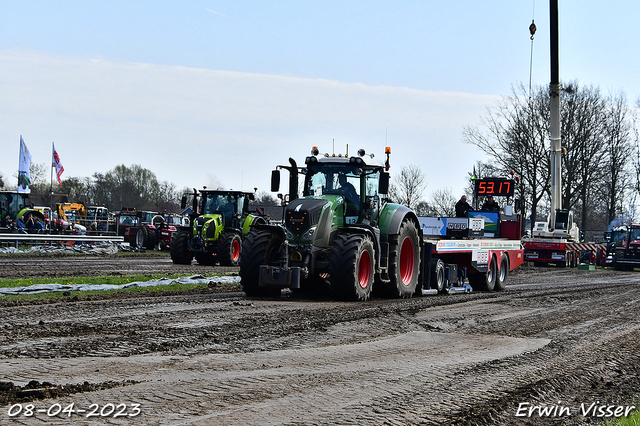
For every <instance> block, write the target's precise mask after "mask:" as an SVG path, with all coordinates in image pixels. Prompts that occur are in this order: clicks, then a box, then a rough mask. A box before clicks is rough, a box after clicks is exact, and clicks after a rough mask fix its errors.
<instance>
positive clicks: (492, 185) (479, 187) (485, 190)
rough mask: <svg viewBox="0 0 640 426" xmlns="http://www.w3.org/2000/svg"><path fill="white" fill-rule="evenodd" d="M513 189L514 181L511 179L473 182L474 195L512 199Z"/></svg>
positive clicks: (477, 180)
mask: <svg viewBox="0 0 640 426" xmlns="http://www.w3.org/2000/svg"><path fill="white" fill-rule="evenodd" d="M514 187H515V181H514V180H512V179H498V178H488V179H476V180H475V192H476V195H482V196H489V195H491V196H498V197H512V196H513V189H514Z"/></svg>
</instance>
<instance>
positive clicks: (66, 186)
mask: <svg viewBox="0 0 640 426" xmlns="http://www.w3.org/2000/svg"><path fill="white" fill-rule="evenodd" d="M29 173H30V175H31V186H30V189H31V193H30V195H29V198H30V200H31V202H32V203H33V204H34V205H37V206H48V205H49V203H50V202H51V201H52V202H53V204H55V203H56V202H79V203H83V204H85V205H95V206H105V207H107V208H108V209H109V210H112V211H119V210H121V209H122V208H123V207H129V208H135V209H137V210H147V211H157V212H164V211H166V212H167V213H180V212H181V211H182V208H181V205H180V204H181V199H182V196H183V195H184V194H189V193H192V192H193V188H188V187H185V188H183V189H181V190H177V189H176V186H175V184H173V183H171V182H167V181H160V180H159V179H158V178H157V176H156V175H155V173H154V172H152V171H151V170H149V169H145V168H143V167H142V166H139V165H137V164H133V165H131V166H129V167H127V166H125V165H124V164H120V165H117V166H115V167H114V168H113V169H111V170H109V171H107V172H106V173H99V172H96V173H94V174H93V175H92V176H91V177H69V178H66V179H63V180H62V184H61V185H59V184H58V183H57V182H54V183H53V186H52V185H51V183H50V182H49V181H48V180H49V176H48V173H49V169H48V167H47V165H46V164H44V163H33V162H32V163H31V165H30V168H29ZM3 187H4V181H3V179H2V175H0V188H3ZM52 193H53V196H52ZM255 202H256V204H260V205H276V204H277V200H276V199H275V198H273V197H272V196H271V195H270V194H268V193H267V192H265V191H261V192H259V193H257V194H256V200H255Z"/></svg>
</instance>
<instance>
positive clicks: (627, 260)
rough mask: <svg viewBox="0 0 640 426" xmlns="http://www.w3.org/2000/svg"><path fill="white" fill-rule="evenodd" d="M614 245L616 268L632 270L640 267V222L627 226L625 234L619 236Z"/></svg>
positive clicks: (613, 263)
mask: <svg viewBox="0 0 640 426" xmlns="http://www.w3.org/2000/svg"><path fill="white" fill-rule="evenodd" d="M619 230H620V231H622V229H619ZM614 247H615V248H614V255H613V261H612V265H613V267H614V269H616V270H618V271H624V270H627V271H632V270H633V269H634V268H640V224H637V223H631V224H630V225H628V226H626V227H625V229H624V236H622V237H621V238H618V240H617V241H616V242H615V243H614Z"/></svg>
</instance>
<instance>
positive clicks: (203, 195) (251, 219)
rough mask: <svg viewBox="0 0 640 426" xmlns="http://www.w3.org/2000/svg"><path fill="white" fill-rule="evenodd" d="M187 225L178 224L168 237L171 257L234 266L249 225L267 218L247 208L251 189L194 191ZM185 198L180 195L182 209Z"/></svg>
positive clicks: (185, 262) (179, 260)
mask: <svg viewBox="0 0 640 426" xmlns="http://www.w3.org/2000/svg"><path fill="white" fill-rule="evenodd" d="M191 196H192V198H193V205H192V209H193V214H192V215H191V217H190V219H191V220H190V226H178V227H177V228H178V230H177V232H174V233H173V235H172V238H171V247H170V248H171V260H173V263H179V264H185V265H188V264H190V263H191V260H192V259H193V258H194V257H195V258H196V260H197V261H198V263H200V264H202V265H213V264H215V263H219V264H220V265H225V266H237V265H238V263H239V261H240V251H241V249H242V240H243V238H244V236H245V235H247V233H248V232H249V229H250V227H251V225H254V224H258V223H266V220H265V219H264V218H262V217H260V216H258V215H256V214H251V213H250V211H249V201H250V200H253V199H254V196H253V194H252V193H250V192H241V191H223V190H209V189H206V188H205V189H202V190H200V191H197V190H196V189H194V190H193V194H191ZM186 203H187V197H186V196H185V197H183V198H182V208H185V207H186Z"/></svg>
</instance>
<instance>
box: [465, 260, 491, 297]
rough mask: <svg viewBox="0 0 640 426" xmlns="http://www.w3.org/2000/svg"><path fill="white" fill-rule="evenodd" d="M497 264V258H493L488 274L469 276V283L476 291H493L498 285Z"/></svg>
mask: <svg viewBox="0 0 640 426" xmlns="http://www.w3.org/2000/svg"><path fill="white" fill-rule="evenodd" d="M496 270H497V262H496V258H495V256H492V257H491V262H490V263H489V267H488V268H487V272H484V273H479V274H473V275H469V283H470V284H471V287H472V288H473V289H474V290H480V291H493V289H494V287H495V285H496V275H497V274H496Z"/></svg>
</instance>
